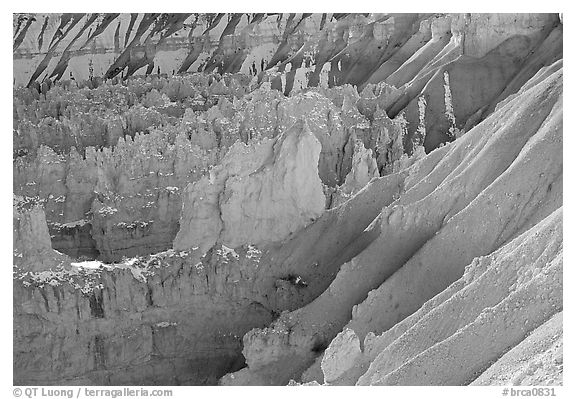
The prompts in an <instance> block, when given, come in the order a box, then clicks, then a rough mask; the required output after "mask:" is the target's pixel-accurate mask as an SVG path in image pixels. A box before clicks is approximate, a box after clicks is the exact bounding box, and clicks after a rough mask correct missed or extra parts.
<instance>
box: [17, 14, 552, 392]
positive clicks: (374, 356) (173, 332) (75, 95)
mask: <svg viewBox="0 0 576 399" xmlns="http://www.w3.org/2000/svg"><path fill="white" fill-rule="evenodd" d="M14 29H15V32H14V60H15V61H14V68H15V71H18V73H17V74H16V75H15V76H16V81H17V82H16V86H15V88H14V134H13V150H14V161H13V171H14V182H13V190H14V212H13V221H14V224H13V226H14V227H13V228H14V239H13V246H14V253H13V259H14V269H13V270H14V283H13V299H14V301H13V303H14V305H13V312H14V384H18V385H26V384H33V385H46V384H49V385H53V384H66V385H69V384H84V385H86V384H97V385H107V384H114V385H123V384H136V385H138V384H147V385H148V384H158V385H162V384H164V385H171V384H174V385H180V384H185V385H195V384H216V383H220V384H225V385H246V384H252V385H254V384H256V385H285V384H288V383H302V384H317V383H318V384H329V385H353V384H358V385H373V384H384V385H392V384H394V385H415V384H428V385H443V384H448V385H463V384H526V385H530V384H533V385H544V384H561V383H562V308H563V305H562V242H563V240H562V176H563V173H562V165H563V162H562V76H563V64H562V63H563V61H562V23H561V21H560V19H559V18H558V16H557V15H554V14H504V15H499V14H485V15H484V14H482V15H481V14H462V15H452V14H450V15H446V14H392V15H387V14H365V15H355V14H350V15H348V14H289V15H288V14H286V15H281V14H214V15H202V16H198V15H193V14H192V15H185V14H182V15H179V14H176V15H171V14H146V15H138V14H132V15H115V14H111V15H96V14H90V15H84V14H71V15H68V14H63V15H39V14H38V15H32V14H26V15H24V14H21V15H15V17H14ZM184 32H185V33H186V34H183V33H184ZM58 59H59V60H58ZM24 60H26V61H24ZM199 60H201V61H199ZM82 63H87V65H88V64H89V65H90V68H88V69H87V72H88V74H87V75H83V74H82V73H80V72H79V71H81V70H83V69H82V68H83V67H81V65H83V64H82ZM144 67H146V68H144ZM158 67H160V70H158ZM144 70H145V73H144V74H143V72H144ZM168 70H174V72H175V75H174V76H171V75H172V74H171V73H168V75H170V76H167V75H166V74H165V72H167V71H168ZM187 71H188V72H187ZM70 72H72V76H73V77H74V78H75V80H70V79H69V75H70ZM170 72H171V71H170ZM176 72H179V73H180V74H176ZM186 72H187V73H186ZM190 72H194V73H190ZM132 75H138V76H132ZM142 75H145V76H142ZM84 79H85V80H84ZM19 83H23V84H26V85H27V87H19Z"/></svg>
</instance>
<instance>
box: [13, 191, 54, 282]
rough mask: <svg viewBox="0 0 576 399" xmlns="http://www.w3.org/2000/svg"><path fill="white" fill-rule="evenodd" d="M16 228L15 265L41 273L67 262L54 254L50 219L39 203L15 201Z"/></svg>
mask: <svg viewBox="0 0 576 399" xmlns="http://www.w3.org/2000/svg"><path fill="white" fill-rule="evenodd" d="M12 225H13V230H14V231H13V255H14V265H18V267H19V268H21V269H22V270H27V271H32V272H39V271H42V270H47V269H50V268H51V267H55V266H56V265H57V264H58V263H59V262H61V261H62V260H64V259H65V256H62V255H61V254H58V253H55V252H54V251H53V250H52V244H51V242H50V234H49V232H48V226H47V225H46V216H45V214H44V210H43V209H42V206H41V205H40V204H39V203H35V202H34V201H25V200H24V199H23V198H22V197H19V198H18V197H16V198H14V210H13V221H12Z"/></svg>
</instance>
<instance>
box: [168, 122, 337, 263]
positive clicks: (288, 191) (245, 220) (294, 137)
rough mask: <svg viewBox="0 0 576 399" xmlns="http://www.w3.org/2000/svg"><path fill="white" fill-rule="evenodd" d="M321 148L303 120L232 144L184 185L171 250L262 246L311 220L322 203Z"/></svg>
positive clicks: (318, 211) (288, 233)
mask: <svg viewBox="0 0 576 399" xmlns="http://www.w3.org/2000/svg"><path fill="white" fill-rule="evenodd" d="M320 150H321V146H320V142H319V141H318V140H317V139H316V137H315V136H314V134H312V132H311V131H310V129H309V128H308V125H307V124H306V122H304V121H301V122H299V123H296V124H295V125H293V126H292V127H291V128H290V129H289V130H287V131H285V132H284V133H283V134H281V135H280V136H278V137H276V138H275V139H273V140H265V141H263V142H262V143H260V144H259V145H257V146H256V147H253V148H250V147H247V146H245V145H244V144H242V143H237V144H235V145H234V146H232V148H231V149H230V151H229V152H228V153H227V154H226V156H225V157H224V158H223V159H222V161H221V163H220V164H219V165H218V166H216V167H215V168H213V169H211V170H210V173H209V176H205V177H204V178H202V179H201V180H200V181H198V182H197V183H195V184H193V185H191V186H189V187H188V188H187V189H186V192H185V194H184V195H185V198H184V207H183V208H182V217H181V219H180V230H179V231H178V235H177V236H176V238H175V240H174V249H176V250H180V249H188V248H191V247H199V248H200V250H201V252H202V253H204V252H206V251H207V250H208V249H210V248H212V247H213V246H214V244H216V243H222V244H223V245H226V246H228V247H230V248H236V247H238V246H240V245H244V244H255V245H262V244H265V243H269V242H274V241H280V240H282V239H284V238H286V237H287V236H288V235H290V234H292V233H294V232H295V231H297V230H300V229H301V228H303V227H304V226H306V225H307V224H309V223H311V222H312V221H314V219H316V218H317V217H318V216H320V215H321V214H322V212H323V211H324V205H325V203H326V199H325V197H324V194H323V191H322V182H321V181H320V178H319V177H318V172H317V170H318V159H319V156H320Z"/></svg>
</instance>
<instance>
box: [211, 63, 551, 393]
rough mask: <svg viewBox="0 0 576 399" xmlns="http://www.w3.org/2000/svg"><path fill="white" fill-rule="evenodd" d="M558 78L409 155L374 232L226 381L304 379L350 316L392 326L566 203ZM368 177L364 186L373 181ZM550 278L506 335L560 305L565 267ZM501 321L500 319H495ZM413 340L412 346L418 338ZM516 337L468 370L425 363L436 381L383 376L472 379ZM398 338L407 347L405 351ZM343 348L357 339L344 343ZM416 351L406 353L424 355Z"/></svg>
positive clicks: (252, 341)
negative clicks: (448, 140) (421, 153)
mask: <svg viewBox="0 0 576 399" xmlns="http://www.w3.org/2000/svg"><path fill="white" fill-rule="evenodd" d="M550 72H551V71H550ZM561 82H562V71H561V70H559V71H556V72H553V73H549V74H548V77H547V78H545V79H544V80H541V81H540V82H539V83H537V84H534V85H533V84H532V82H529V83H528V84H527V85H526V87H525V88H524V89H523V90H522V91H521V94H520V95H519V96H517V97H516V98H514V99H512V100H510V101H509V102H508V103H507V104H504V105H502V107H501V108H500V109H499V110H498V111H497V112H496V113H495V114H494V115H493V116H492V117H490V118H489V119H488V120H486V121H485V122H483V123H481V124H480V125H478V126H477V127H476V128H474V129H473V130H472V131H470V132H469V133H467V134H466V135H465V136H463V137H462V138H461V139H459V140H457V141H456V142H455V143H454V144H452V145H450V146H446V147H443V148H441V149H438V150H436V151H434V152H432V153H431V154H429V155H428V156H427V157H425V158H424V159H422V160H421V161H420V162H417V163H416V164H414V166H412V167H411V168H410V171H409V172H408V175H407V176H406V177H405V178H404V190H403V193H401V194H400V196H399V198H398V199H396V200H395V201H394V202H392V203H391V204H390V205H388V206H386V207H384V208H383V209H382V211H381V212H380V214H379V215H378V217H377V218H375V219H374V221H373V222H372V224H371V226H370V227H369V228H368V229H367V230H371V231H372V234H371V236H372V238H371V240H372V242H371V243H370V244H368V246H367V247H366V248H365V249H364V250H363V251H362V252H360V253H359V254H358V255H356V256H355V257H354V258H352V259H351V260H350V261H349V262H348V263H346V264H344V265H342V267H341V268H340V270H339V271H338V274H337V275H336V278H335V279H334V280H333V281H332V283H331V284H330V286H329V287H328V288H327V289H326V290H325V291H324V292H323V293H322V294H321V295H320V296H319V297H317V298H316V299H315V300H314V301H312V302H311V303H310V304H308V305H306V306H304V307H302V308H300V309H297V310H295V311H293V312H290V313H285V314H283V315H282V316H281V317H280V318H279V319H278V320H276V321H275V322H274V323H273V324H272V325H271V326H270V327H268V328H266V329H262V330H252V331H250V332H249V333H248V334H246V336H245V337H244V349H243V353H244V355H245V357H246V362H247V365H248V368H246V369H244V370H241V371H239V372H237V373H235V374H234V378H233V379H232V378H231V377H232V375H231V376H227V377H225V379H223V382H224V383H226V384H230V383H234V384H236V383H240V384H286V383H288V381H289V380H290V379H291V378H299V377H300V375H301V374H302V373H303V372H304V371H305V370H306V368H307V367H308V366H310V365H311V364H312V363H313V362H314V359H315V358H316V356H318V352H319V350H322V349H323V348H325V347H326V346H328V344H329V342H330V341H331V340H332V339H333V338H334V337H335V336H336V335H337V334H338V332H339V331H340V330H341V329H342V328H343V327H344V326H347V328H349V329H351V330H353V331H354V332H355V334H356V335H357V336H358V337H359V339H360V340H361V341H362V340H365V338H366V337H367V336H368V335H369V334H379V333H381V332H384V331H387V330H389V329H391V328H393V327H394V328H396V327H395V326H399V325H400V324H398V323H401V322H402V321H403V320H404V319H406V318H407V317H408V316H410V315H411V314H413V313H414V312H416V311H418V309H419V308H420V307H422V306H423V305H425V304H426V303H427V301H429V300H431V299H432V298H433V297H434V296H435V295H438V294H440V293H442V292H443V290H445V289H447V287H449V286H450V284H452V283H453V282H455V281H456V280H458V278H460V277H461V276H462V274H463V273H464V267H465V266H466V265H467V264H469V263H470V262H472V261H473V259H474V258H475V257H478V256H487V255H489V254H491V253H493V252H494V251H496V250H497V249H498V248H499V247H500V246H502V245H504V244H505V243H507V242H509V241H510V240H513V239H514V238H515V237H518V236H519V235H521V234H522V233H524V232H526V231H527V230H529V229H530V228H532V227H533V226H535V225H537V224H538V223H539V222H540V221H541V220H542V219H544V218H545V217H546V216H548V215H550V214H551V213H553V212H554V210H556V209H557V208H559V207H561V205H562V197H561V187H562V178H561V176H562V159H561V157H558V156H557V155H555V154H560V153H561V149H562V143H561V126H562V117H561V115H562V96H561V93H562V85H561ZM534 83H535V82H534ZM371 185H373V183H372V184H370V185H368V186H367V187H366V188H365V189H364V190H363V191H366V190H370V186H371ZM447 199H449V200H447ZM518 204H524V205H523V206H522V207H520V206H519V205H518ZM504 215H506V216H504ZM558 217H559V216H558ZM532 233H533V234H536V233H535V232H532ZM560 241H561V240H560ZM539 242H541V243H543V244H545V243H548V240H546V239H545V238H544V239H542V240H541V241H539ZM559 256H561V252H560V255H559ZM559 259H561V258H559ZM527 264H531V263H527ZM550 278H552V279H554V278H558V280H551V281H550V282H549V283H543V284H544V286H546V287H549V290H548V291H546V292H548V293H550V295H553V296H554V298H557V299H552V298H551V297H549V296H548V295H547V294H545V295H544V296H543V297H542V301H544V304H543V305H542V306H546V309H548V310H547V311H546V312H548V313H546V312H541V311H540V310H536V309H537V308H534V310H533V309H532V308H531V306H532V305H531V304H529V303H526V302H522V301H520V302H519V304H518V305H517V306H518V307H519V308H518V309H517V312H519V309H520V308H523V309H525V312H527V313H526V315H527V316H525V317H527V318H528V320H529V321H528V322H526V323H524V326H525V328H524V329H521V330H520V332H519V333H518V334H519V335H516V336H514V335H511V337H510V338H511V339H517V341H514V342H513V343H512V345H515V344H517V343H518V342H519V340H520V339H521V334H525V333H528V332H529V331H530V330H531V329H533V328H536V327H537V326H539V325H540V324H541V323H543V322H544V321H546V317H549V316H551V315H553V314H554V312H558V311H560V310H561V302H559V298H561V297H562V296H561V291H559V287H560V286H559V284H560V281H561V277H560V274H559V272H557V273H552V274H551V276H550ZM496 280H497V279H495V281H496ZM501 284H502V285H503V284H504V283H501ZM510 285H512V283H510ZM486 286H489V284H487V285H486ZM351 287H354V288H353V289H351ZM505 290H508V288H505ZM533 292H537V291H533ZM552 292H553V294H552ZM519 295H521V294H519ZM502 306H504V305H502ZM541 313H542V314H541ZM518 315H519V317H520V313H518ZM547 315H548V316H547ZM435 320H444V318H442V317H440V316H439V317H437V318H436V319H435ZM525 320H526V319H524V320H523V322H524V321H525ZM502 322H503V318H502V317H500V318H497V319H496V320H495V323H502ZM530 323H532V324H530ZM484 328H487V329H485V330H483V331H484V337H485V339H487V340H490V338H489V337H490V336H491V334H497V328H498V327H497V325H496V324H494V325H493V327H487V326H484ZM433 330H434V329H432V331H433ZM404 331H405V330H404ZM425 331H428V330H425ZM424 334H428V336H429V335H430V333H429V332H424ZM514 337H517V338H514ZM366 339H367V338H366ZM337 342H338V340H337ZM407 342H408V343H407V344H406V345H416V342H418V341H416V342H415V343H412V341H407ZM436 342H439V341H434V343H436ZM510 342H512V341H509V342H506V343H503V344H501V346H499V347H497V348H499V349H494V352H490V351H487V352H486V353H485V354H484V355H485V356H486V358H484V360H483V361H482V360H481V359H480V358H479V356H474V359H475V361H477V362H478V363H475V364H472V363H470V367H463V370H462V371H461V373H464V372H465V373H468V374H457V373H453V372H451V371H447V372H446V374H441V375H438V377H434V375H435V374H432V373H429V374H427V375H428V377H429V378H431V379H422V374H419V373H420V372H422V373H423V372H424V371H426V370H429V369H430V367H431V368H435V367H432V363H429V367H424V366H419V364H420V363H417V364H418V365H415V366H414V367H415V369H414V373H416V374H414V373H413V374H409V375H407V376H406V377H402V379H398V380H396V379H391V380H385V381H383V382H382V383H391V384H395V383H397V384H415V383H418V382H420V381H425V383H429V384H443V383H447V384H463V383H468V382H471V380H470V378H472V376H473V375H474V373H475V372H480V371H482V367H487V366H488V365H489V364H490V363H491V361H492V360H491V359H492V358H491V357H490V356H497V355H498V353H499V352H498V350H500V351H504V350H505V349H506V347H507V346H506V345H508V344H510ZM431 345H432V344H431ZM462 345H466V344H464V343H463V344H462ZM403 348H404V349H403V350H402V351H401V352H402V353H403V354H404V355H405V354H406V353H408V352H407V350H406V349H405V348H406V347H405V346H404V347H403ZM446 348H450V345H447V346H446ZM343 350H344V351H349V350H350V349H349V347H348V345H344V348H343ZM447 350H449V349H447ZM333 352H334V351H332V352H331V353H332V355H331V356H333V357H334V356H335V355H334V354H333ZM346 353H347V352H346ZM416 355H417V354H416V353H415V354H413V355H410V356H409V358H414V359H417V356H416ZM439 356H444V358H446V356H449V355H447V354H443V355H439ZM450 356H452V355H450ZM335 358H338V356H335ZM409 358H407V359H405V360H403V361H402V362H400V363H398V364H397V365H396V366H395V367H392V368H391V369H390V371H393V370H394V369H395V368H396V367H397V366H399V365H400V364H402V363H403V362H405V361H407V360H408V359H409ZM463 362H464V363H465V364H469V363H466V362H467V360H466V358H462V359H461V361H460V362H456V363H455V364H458V367H459V368H462V364H463ZM331 367H332V368H331V369H330V370H331V371H329V374H330V377H329V378H334V371H332V370H333V368H336V367H337V366H335V365H333V366H331ZM418 370H420V371H418ZM448 370H449V369H448ZM362 373H363V372H362ZM437 373H439V371H438V372H437ZM336 374H338V373H336ZM345 374H348V372H346V373H345ZM458 375H460V377H458ZM442 376H446V378H448V376H451V377H450V378H455V379H453V380H449V379H443V378H444V377H442ZM428 377H427V378H428ZM434 378H436V379H434ZM456 378H460V379H456ZM350 382H355V380H354V381H350V380H348V383H350ZM368 383H370V382H368Z"/></svg>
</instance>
